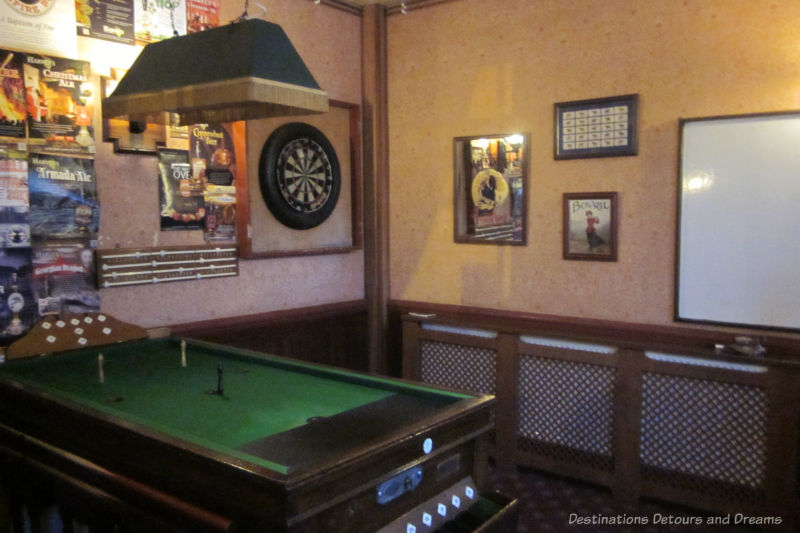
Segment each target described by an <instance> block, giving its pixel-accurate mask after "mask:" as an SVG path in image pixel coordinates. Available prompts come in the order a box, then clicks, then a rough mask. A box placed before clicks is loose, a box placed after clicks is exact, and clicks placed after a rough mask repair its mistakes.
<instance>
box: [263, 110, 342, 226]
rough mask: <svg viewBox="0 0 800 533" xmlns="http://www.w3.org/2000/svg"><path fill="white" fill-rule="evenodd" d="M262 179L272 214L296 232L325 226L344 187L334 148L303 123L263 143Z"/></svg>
mask: <svg viewBox="0 0 800 533" xmlns="http://www.w3.org/2000/svg"><path fill="white" fill-rule="evenodd" d="M259 179H260V185H261V195H262V196H263V197H264V202H265V203H266V205H267V207H268V208H269V210H270V212H272V214H273V215H274V216H275V218H277V219H278V220H279V221H280V222H281V223H283V224H285V225H286V226H288V227H290V228H294V229H308V228H313V227H315V226H318V225H320V224H322V222H324V221H325V220H326V219H327V218H328V217H329V216H330V215H331V213H333V210H334V208H335V207H336V201H337V200H338V197H339V189H340V187H341V184H340V174H339V160H338V159H337V158H336V152H335V151H334V149H333V146H332V145H331V143H330V142H329V141H328V139H327V138H326V137H325V135H324V134H323V133H322V132H321V131H319V130H318V129H316V128H315V127H313V126H311V125H309V124H304V123H300V122H292V123H289V124H285V125H283V126H281V127H279V128H278V129H276V130H275V131H274V132H273V133H272V135H270V137H269V139H267V142H266V143H264V148H263V150H262V151H261V161H260V163H259Z"/></svg>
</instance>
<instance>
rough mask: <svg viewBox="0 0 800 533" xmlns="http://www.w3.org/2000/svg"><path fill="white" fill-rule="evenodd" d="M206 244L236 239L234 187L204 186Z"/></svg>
mask: <svg viewBox="0 0 800 533" xmlns="http://www.w3.org/2000/svg"><path fill="white" fill-rule="evenodd" d="M205 200H206V227H205V233H204V238H205V241H206V242H215V241H232V240H235V239H236V187H234V186H233V185H230V186H227V187H226V186H223V185H212V184H209V185H207V186H206V191H205Z"/></svg>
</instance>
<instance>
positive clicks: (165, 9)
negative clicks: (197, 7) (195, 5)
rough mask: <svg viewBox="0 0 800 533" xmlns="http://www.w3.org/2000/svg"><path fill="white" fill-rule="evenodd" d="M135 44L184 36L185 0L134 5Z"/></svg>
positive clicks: (146, 0) (144, 1) (154, 0)
mask: <svg viewBox="0 0 800 533" xmlns="http://www.w3.org/2000/svg"><path fill="white" fill-rule="evenodd" d="M134 33H135V37H136V43H137V44H147V43H155V42H158V41H163V40H164V39H169V38H170V37H174V36H175V34H176V33H177V34H178V35H185V34H186V1H185V0H141V1H138V2H135V3H134Z"/></svg>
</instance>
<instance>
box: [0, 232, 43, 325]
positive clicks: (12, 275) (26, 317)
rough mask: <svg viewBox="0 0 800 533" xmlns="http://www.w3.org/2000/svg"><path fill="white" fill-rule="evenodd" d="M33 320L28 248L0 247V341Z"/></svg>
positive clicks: (33, 306)
mask: <svg viewBox="0 0 800 533" xmlns="http://www.w3.org/2000/svg"><path fill="white" fill-rule="evenodd" d="M35 320H36V306H35V305H34V299H33V291H32V288H31V249H30V248H20V249H18V250H3V249H0V340H5V339H14V338H16V337H19V336H21V335H23V334H24V333H25V332H26V331H28V329H30V327H31V325H32V324H33V323H34V322H35Z"/></svg>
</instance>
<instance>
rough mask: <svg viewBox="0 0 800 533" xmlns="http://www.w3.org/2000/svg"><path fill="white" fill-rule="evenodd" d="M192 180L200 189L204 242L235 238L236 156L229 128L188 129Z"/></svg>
mask: <svg viewBox="0 0 800 533" xmlns="http://www.w3.org/2000/svg"><path fill="white" fill-rule="evenodd" d="M189 130H190V135H189V146H190V151H191V154H192V157H191V168H192V179H194V180H195V182H196V183H198V184H202V186H203V187H204V194H203V196H204V199H205V209H206V219H205V233H204V237H205V240H206V242H211V241H227V240H233V239H235V237H236V230H235V226H236V187H235V185H234V179H235V176H236V155H235V153H234V150H233V149H232V148H233V138H232V135H233V133H232V131H231V130H230V125H229V124H224V125H223V124H217V125H214V124H198V125H194V126H191V127H190V128H189Z"/></svg>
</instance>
